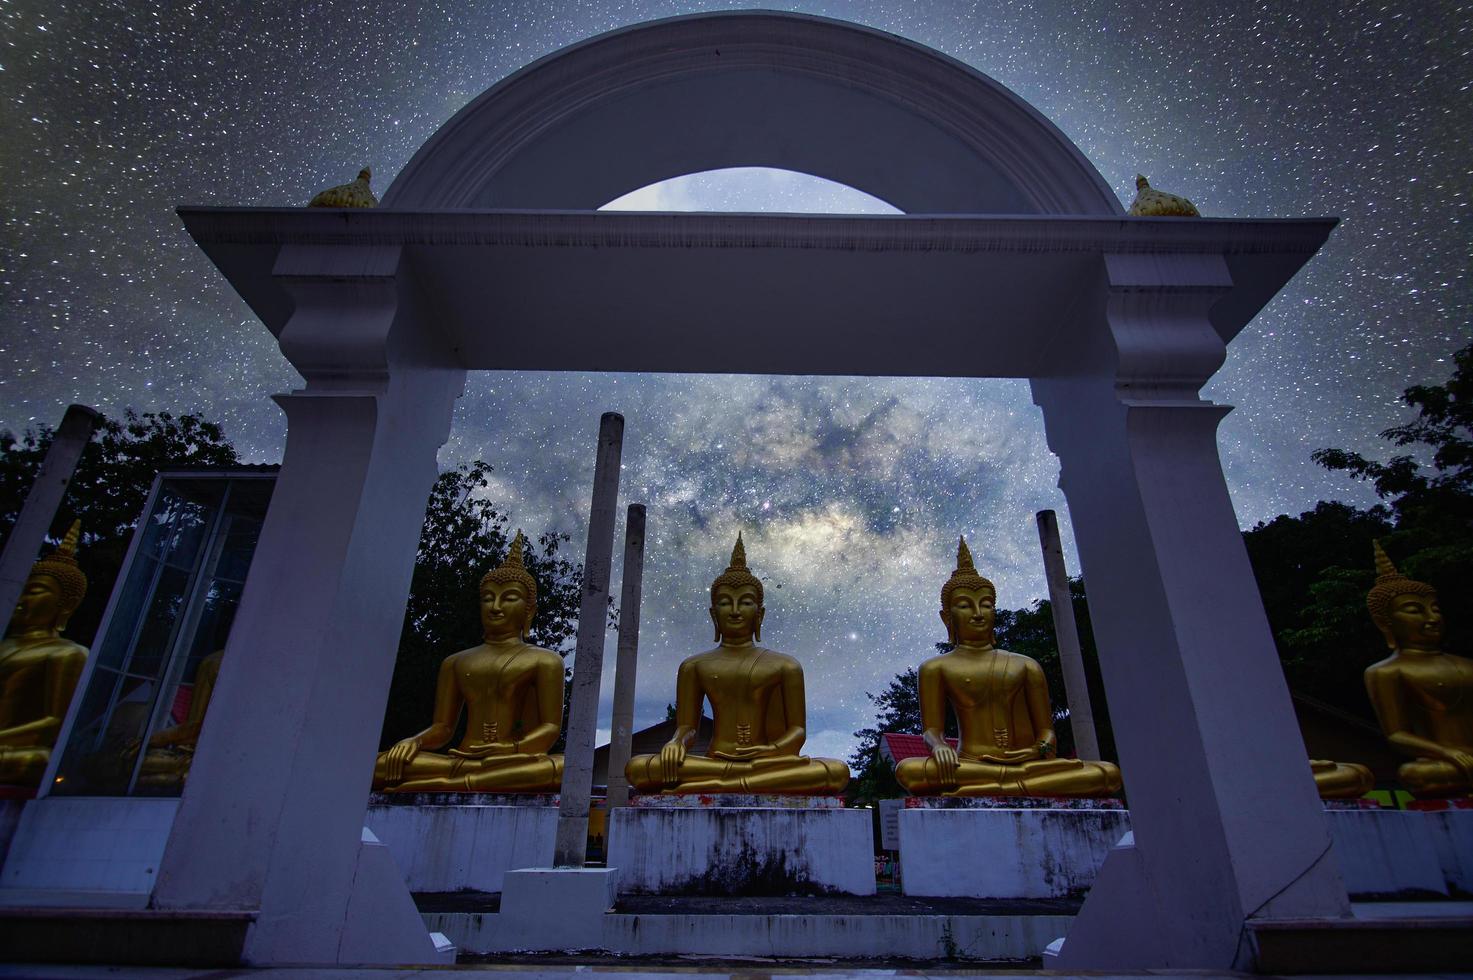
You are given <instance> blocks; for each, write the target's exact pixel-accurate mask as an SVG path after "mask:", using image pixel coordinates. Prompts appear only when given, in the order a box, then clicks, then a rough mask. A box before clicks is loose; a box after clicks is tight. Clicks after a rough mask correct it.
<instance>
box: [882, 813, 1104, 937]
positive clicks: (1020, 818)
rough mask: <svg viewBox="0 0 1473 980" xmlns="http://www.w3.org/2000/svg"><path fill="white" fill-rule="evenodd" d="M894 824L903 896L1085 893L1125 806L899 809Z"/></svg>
mask: <svg viewBox="0 0 1473 980" xmlns="http://www.w3.org/2000/svg"><path fill="white" fill-rule="evenodd" d="M899 822H900V827H899V830H900V884H901V889H902V890H903V891H904V892H905V894H907V895H928V896H970V897H973V898H1065V897H1070V896H1078V895H1082V894H1084V893H1085V892H1086V891H1088V890H1089V887H1090V885H1092V884H1093V883H1094V880H1095V875H1096V874H1097V873H1098V872H1099V868H1100V865H1101V864H1102V863H1103V862H1104V860H1105V854H1106V853H1108V851H1109V850H1110V848H1111V847H1112V846H1113V845H1114V844H1115V843H1116V842H1117V841H1119V840H1120V838H1121V837H1122V836H1124V834H1125V833H1126V832H1127V831H1128V830H1130V814H1129V813H1128V812H1127V811H1125V810H1104V809H1098V810H1036V809H1030V810H1001V809H955V810H941V809H904V810H901V811H900V814H899ZM1049 938H1050V939H1053V938H1055V937H1053V936H1050V937H1049Z"/></svg>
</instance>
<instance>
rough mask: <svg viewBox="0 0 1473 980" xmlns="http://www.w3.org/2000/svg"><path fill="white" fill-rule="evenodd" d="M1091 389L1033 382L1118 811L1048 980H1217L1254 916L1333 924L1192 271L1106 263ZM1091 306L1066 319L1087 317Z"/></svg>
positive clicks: (1323, 839)
mask: <svg viewBox="0 0 1473 980" xmlns="http://www.w3.org/2000/svg"><path fill="white" fill-rule="evenodd" d="M1102 273H1103V276H1102V283H1101V289H1102V291H1103V294H1104V295H1103V296H1102V297H1101V299H1102V302H1101V303H1100V304H1099V305H1100V306H1101V307H1102V308H1103V309H1104V310H1105V311H1106V317H1105V319H1106V321H1107V322H1104V323H1101V324H1099V335H1100V336H1101V337H1102V338H1104V339H1107V340H1108V344H1109V346H1110V348H1111V350H1109V351H1108V352H1103V351H1102V352H1097V356H1098V357H1099V361H1098V362H1097V363H1101V364H1109V365H1110V367H1109V368H1108V369H1102V370H1101V371H1099V372H1098V373H1096V374H1095V375H1093V376H1089V375H1084V376H1079V377H1069V378H1052V379H1035V380H1034V381H1033V396H1034V401H1035V402H1037V403H1038V405H1039V406H1040V407H1042V409H1043V412H1044V421H1045V425H1046V430H1047V434H1048V440H1049V446H1050V448H1052V449H1053V450H1054V452H1055V453H1057V454H1058V456H1059V459H1060V462H1061V464H1062V473H1061V476H1060V481H1059V485H1060V487H1061V488H1062V489H1063V491H1064V494H1065V496H1066V497H1067V499H1068V501H1069V512H1070V515H1071V517H1072V520H1073V525H1074V533H1075V538H1076V540H1077V541H1078V544H1079V556H1080V561H1081V564H1082V565H1083V569H1084V576H1085V580H1086V581H1087V582H1088V583H1089V606H1090V618H1091V620H1092V622H1093V626H1094V631H1095V636H1096V639H1097V641H1098V644H1099V649H1100V668H1101V671H1102V672H1103V674H1104V680H1105V689H1106V693H1107V695H1108V697H1109V704H1110V716H1111V718H1112V719H1114V725H1115V741H1116V744H1117V745H1118V746H1119V749H1120V766H1121V770H1122V772H1123V774H1124V778H1125V789H1126V792H1127V794H1128V796H1129V800H1130V812H1131V825H1132V827H1133V829H1134V835H1135V837H1134V844H1133V846H1124V847H1117V848H1115V849H1113V850H1112V851H1111V853H1110V856H1109V857H1107V858H1106V861H1105V864H1104V866H1103V868H1102V869H1101V872H1100V877H1099V879H1098V880H1097V882H1096V884H1095V887H1094V890H1093V891H1092V892H1091V894H1090V896H1089V898H1088V899H1087V900H1086V902H1085V905H1084V908H1083V909H1082V910H1081V912H1080V915H1079V917H1078V918H1077V919H1076V921H1075V924H1074V926H1073V928H1072V929H1071V930H1070V933H1069V938H1068V939H1067V940H1066V942H1065V943H1064V947H1063V950H1062V953H1061V956H1060V959H1059V961H1058V964H1057V968H1059V969H1065V970H1080V969H1119V968H1132V967H1142V968H1144V967H1157V968H1159V967H1176V968H1205V969H1224V968H1229V967H1233V966H1238V967H1246V966H1251V963H1250V962H1247V961H1245V959H1244V957H1245V955H1251V954H1250V953H1248V952H1247V949H1246V946H1245V945H1244V944H1243V942H1242V940H1243V936H1244V934H1245V932H1244V924H1245V923H1246V922H1247V921H1248V920H1249V919H1251V918H1254V917H1324V916H1344V915H1348V914H1349V902H1348V899H1347V898H1346V893H1345V888H1344V885H1343V884H1342V882H1341V880H1340V876H1339V872H1338V868H1337V866H1336V864H1335V862H1334V861H1333V860H1332V859H1331V858H1330V836H1329V833H1328V832H1327V830H1326V826H1325V820H1324V816H1323V813H1322V811H1321V807H1320V802H1319V799H1318V798H1317V795H1316V792H1315V788H1314V783H1313V780H1312V779H1311V777H1310V771H1309V765H1308V762H1307V755H1306V753H1305V750H1304V742H1303V740H1302V738H1301V737H1300V734H1299V729H1298V726H1297V724H1296V723H1295V720H1294V712H1293V709H1292V707H1291V704H1290V701H1289V691H1288V687H1287V685H1286V684H1285V682H1284V675H1283V671H1282V669H1281V668H1280V666H1279V661H1278V656H1277V653H1276V649H1275V646H1274V639H1273V635H1272V633H1271V632H1270V630H1269V626H1268V620H1267V618H1266V617H1265V615H1264V612H1263V603H1262V600H1261V599H1260V597H1259V594H1258V586H1257V582H1256V580H1255V579H1254V577H1253V569H1252V568H1251V567H1250V566H1249V564H1248V555H1247V552H1246V550H1245V548H1244V546H1243V537H1242V532H1241V530H1240V529H1239V526H1238V520H1237V516H1236V515H1235V514H1234V512H1233V506H1232V501H1231V500H1230V499H1229V497H1228V491H1227V485H1226V482H1225V481H1224V479H1223V474H1222V464H1221V461H1220V460H1219V458H1218V454H1217V439H1216V433H1217V425H1218V422H1219V421H1220V420H1221V419H1222V417H1223V415H1225V414H1226V413H1227V411H1228V409H1227V408H1226V407H1224V406H1221V405H1215V404H1213V403H1211V402H1207V401H1203V400H1202V399H1201V398H1199V397H1198V395H1197V391H1198V389H1199V388H1200V387H1201V385H1202V384H1203V383H1204V382H1205V381H1206V380H1207V378H1208V377H1210V376H1211V375H1212V373H1213V372H1215V371H1216V370H1217V368H1218V367H1219V366H1220V365H1221V364H1222V361H1223V358H1224V356H1225V350H1226V348H1225V341H1224V338H1223V337H1222V336H1220V335H1219V333H1218V332H1217V329H1216V327H1215V326H1214V323H1213V319H1212V313H1213V307H1214V303H1215V302H1216V301H1217V300H1219V299H1220V298H1222V297H1223V295H1224V294H1225V293H1226V292H1227V290H1228V289H1229V287H1230V286H1231V278H1230V276H1229V275H1228V269H1227V266H1226V263H1225V262H1224V261H1223V259H1222V258H1221V257H1220V256H1217V255H1210V254H1119V255H1106V256H1105V257H1104V268H1103V269H1102ZM1090 305H1091V304H1082V306H1085V307H1086V308H1087V307H1088V306H1090Z"/></svg>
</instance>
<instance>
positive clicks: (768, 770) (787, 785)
mask: <svg viewBox="0 0 1473 980" xmlns="http://www.w3.org/2000/svg"><path fill="white" fill-rule="evenodd" d="M624 774H625V776H626V777H627V778H628V779H629V785H630V786H632V787H633V788H634V789H636V790H639V791H641V792H646V793H658V792H661V791H665V790H668V791H669V792H672V793H837V792H838V791H839V790H841V789H843V788H844V787H845V785H847V784H848V782H849V767H848V766H846V765H845V764H844V763H842V762H840V761H839V760H838V759H808V758H801V757H800V758H779V759H762V760H759V761H757V762H728V761H726V760H724V759H711V758H707V757H706V756H699V755H688V756H686V757H685V761H684V762H682V763H681V765H680V774H679V780H678V781H677V782H676V784H675V785H674V786H666V785H665V779H664V770H663V767H662V766H661V764H660V757H659V756H658V755H638V756H635V757H634V758H632V759H630V760H629V765H627V766H625V767H624Z"/></svg>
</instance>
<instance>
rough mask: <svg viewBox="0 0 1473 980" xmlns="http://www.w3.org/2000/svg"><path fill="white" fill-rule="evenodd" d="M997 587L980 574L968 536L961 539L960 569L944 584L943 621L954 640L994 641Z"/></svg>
mask: <svg viewBox="0 0 1473 980" xmlns="http://www.w3.org/2000/svg"><path fill="white" fill-rule="evenodd" d="M996 603H997V588H996V587H995V586H994V585H993V584H992V583H991V582H989V581H988V580H987V579H985V578H983V577H982V576H981V575H978V574H977V567H976V566H975V565H973V564H972V552H971V550H970V549H969V548H968V547H967V539H966V538H963V537H958V538H957V544H956V570H955V571H953V572H952V573H951V578H949V579H947V580H946V584H945V585H943V586H942V587H941V621H942V622H943V623H945V624H946V638H947V640H948V642H950V643H986V644H990V643H991V642H992V624H993V621H994V618H995V615H996V608H995V607H996Z"/></svg>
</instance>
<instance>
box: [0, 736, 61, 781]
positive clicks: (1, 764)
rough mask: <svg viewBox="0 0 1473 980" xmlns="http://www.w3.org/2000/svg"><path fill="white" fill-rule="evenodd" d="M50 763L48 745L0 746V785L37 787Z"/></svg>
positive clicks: (49, 748)
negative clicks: (10, 784) (12, 784)
mask: <svg viewBox="0 0 1473 980" xmlns="http://www.w3.org/2000/svg"><path fill="white" fill-rule="evenodd" d="M50 761H51V747H50V746H49V745H6V746H0V783H14V784H16V785H19V786H38V785H40V783H41V777H42V776H44V775H45V774H46V764H47V763H48V762H50Z"/></svg>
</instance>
